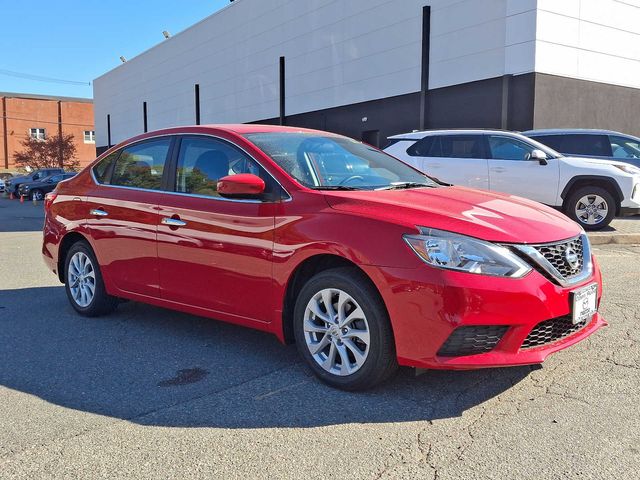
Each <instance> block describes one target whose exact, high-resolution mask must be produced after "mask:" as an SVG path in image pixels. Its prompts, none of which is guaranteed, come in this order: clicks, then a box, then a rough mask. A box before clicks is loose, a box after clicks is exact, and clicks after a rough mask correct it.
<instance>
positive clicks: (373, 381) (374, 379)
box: [293, 268, 398, 391]
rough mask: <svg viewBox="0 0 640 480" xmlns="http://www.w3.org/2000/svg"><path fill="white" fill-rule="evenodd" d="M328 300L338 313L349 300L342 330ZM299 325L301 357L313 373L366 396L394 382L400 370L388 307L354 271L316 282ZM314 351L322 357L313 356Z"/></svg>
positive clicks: (302, 302)
mask: <svg viewBox="0 0 640 480" xmlns="http://www.w3.org/2000/svg"><path fill="white" fill-rule="evenodd" d="M324 298H327V299H329V298H330V300H328V303H330V304H331V312H332V313H333V312H335V311H336V310H338V308H337V305H338V302H339V301H343V300H346V301H343V302H342V306H343V308H342V310H343V312H344V313H343V314H342V315H340V317H339V318H340V319H342V320H343V321H344V320H347V322H348V323H343V326H342V328H338V323H339V320H337V319H336V316H333V315H332V316H331V318H333V319H334V320H333V321H334V322H335V323H330V322H329V321H327V320H329V314H328V313H327V307H326V306H325V304H324V302H323V299H324ZM312 307H313V308H314V309H315V311H316V312H318V314H317V315H316V313H314V312H313V311H312ZM358 307H359V308H358ZM345 317H346V318H345ZM321 318H324V319H325V320H323V319H321ZM349 318H351V321H349V320H348V319H349ZM293 322H294V334H295V339H296V344H297V347H298V351H299V352H300V355H301V356H302V357H303V358H304V359H305V361H306V362H307V364H308V365H309V367H310V368H311V370H312V371H313V373H314V374H315V375H316V376H317V377H318V378H319V379H320V380H322V381H323V382H324V383H326V384H328V385H330V386H332V387H335V388H339V389H342V390H349V391H354V390H366V389H369V388H372V387H374V386H376V385H378V384H380V383H382V382H384V381H385V380H387V379H388V378H390V377H391V376H392V375H393V374H394V373H395V371H396V370H397V368H398V364H397V360H396V352H395V344H394V339H393V332H392V330H391V323H390V321H389V316H388V314H387V310H386V308H385V306H384V303H383V302H382V299H381V298H380V295H379V294H378V292H377V291H376V289H375V287H373V285H371V283H370V282H369V281H368V279H367V278H366V277H365V276H364V275H363V274H362V273H361V272H359V271H357V270H356V269H354V268H336V269H332V270H326V271H324V272H321V273H319V274H318V275H316V276H314V277H312V278H311V279H310V280H309V281H308V282H307V283H306V284H305V286H304V287H303V288H302V290H301V292H300V294H299V295H298V299H297V301H296V305H295V309H294V317H293ZM367 332H368V336H367V335H366V333H367ZM354 334H355V335H354ZM364 340H368V341H369V343H368V344H367V343H366V342H365V341H364ZM319 347H322V348H319ZM312 348H314V349H315V348H318V351H316V352H314V353H312V351H311V349H312ZM356 349H357V351H358V352H359V356H358V358H357V357H356V355H355V352H356ZM344 355H346V357H345V356H344ZM344 358H346V361H344V360H343V359H344ZM323 361H324V364H325V367H323V366H322V365H321V362H323Z"/></svg>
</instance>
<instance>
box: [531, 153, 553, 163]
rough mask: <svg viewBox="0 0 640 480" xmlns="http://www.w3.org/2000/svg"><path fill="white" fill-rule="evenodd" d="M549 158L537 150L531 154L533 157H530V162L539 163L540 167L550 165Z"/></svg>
mask: <svg viewBox="0 0 640 480" xmlns="http://www.w3.org/2000/svg"><path fill="white" fill-rule="evenodd" d="M547 158H549V157H547V154H546V153H544V152H543V151H542V150H538V149H535V150H534V151H533V152H531V155H530V156H529V160H532V161H535V162H539V163H540V165H548V164H549V162H547Z"/></svg>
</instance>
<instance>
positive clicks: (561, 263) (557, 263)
mask: <svg viewBox="0 0 640 480" xmlns="http://www.w3.org/2000/svg"><path fill="white" fill-rule="evenodd" d="M534 248H535V249H536V250H537V251H538V252H539V253H540V254H541V255H542V256H543V257H544V258H545V259H546V260H547V262H549V263H550V264H551V265H552V266H553V268H555V269H556V270H557V271H558V273H559V274H560V275H561V276H562V278H564V279H565V280H571V279H572V278H573V277H576V276H578V275H580V274H581V273H582V269H583V266H584V258H583V250H582V237H578V238H575V239H573V240H568V241H565V242H562V243H556V244H551V245H540V246H536V247H534Z"/></svg>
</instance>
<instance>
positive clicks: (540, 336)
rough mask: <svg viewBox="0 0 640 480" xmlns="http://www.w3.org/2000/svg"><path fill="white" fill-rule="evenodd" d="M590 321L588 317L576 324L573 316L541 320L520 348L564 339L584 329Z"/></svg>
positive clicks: (538, 345) (533, 346) (534, 346)
mask: <svg viewBox="0 0 640 480" xmlns="http://www.w3.org/2000/svg"><path fill="white" fill-rule="evenodd" d="M589 321H590V319H586V320H584V321H582V322H581V323H576V324H574V323H573V321H572V319H571V316H566V317H559V318H554V319H551V320H545V321H544V322H540V323H539V324H538V325H536V326H535V327H534V328H533V330H531V333H529V335H527V338H525V339H524V342H522V346H521V347H520V349H521V350H526V349H528V348H536V347H540V346H542V345H548V344H550V343H554V342H557V341H559V340H562V339H563V338H566V337H568V336H569V335H573V334H574V333H576V332H578V331H580V330H582V329H583V328H584V327H586V326H587V323H589Z"/></svg>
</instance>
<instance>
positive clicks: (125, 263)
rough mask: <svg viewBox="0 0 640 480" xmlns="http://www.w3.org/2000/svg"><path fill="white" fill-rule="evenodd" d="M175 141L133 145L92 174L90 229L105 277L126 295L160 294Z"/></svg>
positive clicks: (89, 196)
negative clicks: (159, 230)
mask: <svg viewBox="0 0 640 480" xmlns="http://www.w3.org/2000/svg"><path fill="white" fill-rule="evenodd" d="M172 142H173V137H160V138H155V139H149V140H143V141H141V142H138V143H135V144H132V145H129V146H127V147H125V148H124V149H123V150H121V151H120V152H117V153H116V154H114V155H113V156H110V157H111V158H110V162H104V165H103V164H102V162H101V163H100V164H98V165H97V166H96V167H95V168H94V171H93V174H94V177H95V178H96V181H97V185H96V186H95V188H93V190H92V191H90V192H89V194H88V196H87V204H88V205H87V207H85V208H87V210H88V211H89V217H88V221H87V228H88V229H89V232H90V235H91V237H92V239H93V241H94V247H95V250H96V255H97V257H98V261H99V263H100V266H101V268H102V272H103V274H104V276H105V277H107V279H108V280H109V284H110V285H113V286H115V287H116V288H117V289H118V290H121V291H123V292H130V293H135V294H139V295H145V296H150V297H157V296H158V293H159V280H158V258H157V245H156V227H157V224H158V218H159V217H158V199H159V195H160V193H159V191H160V190H161V189H162V188H163V186H164V182H165V180H164V167H165V163H166V161H167V159H168V156H169V152H170V150H171V147H172Z"/></svg>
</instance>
